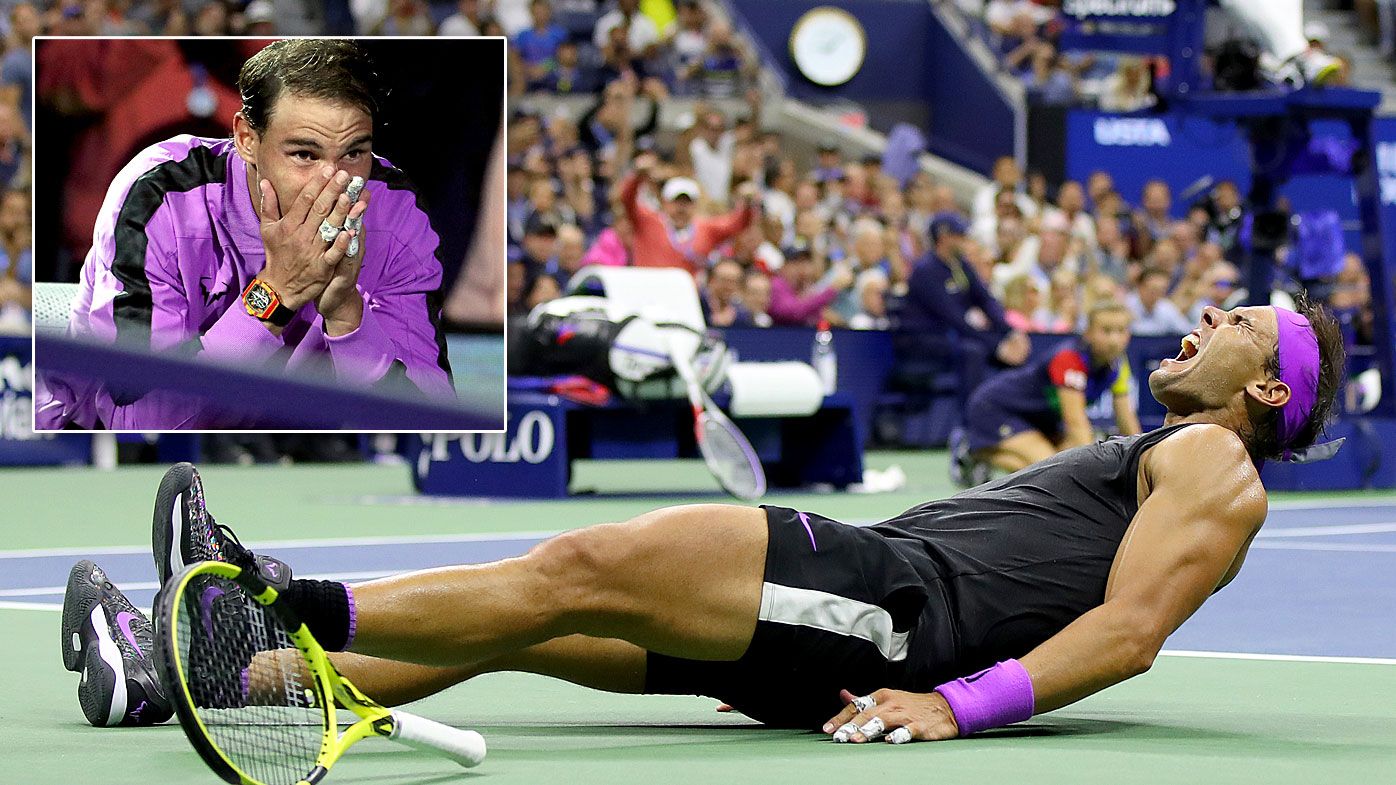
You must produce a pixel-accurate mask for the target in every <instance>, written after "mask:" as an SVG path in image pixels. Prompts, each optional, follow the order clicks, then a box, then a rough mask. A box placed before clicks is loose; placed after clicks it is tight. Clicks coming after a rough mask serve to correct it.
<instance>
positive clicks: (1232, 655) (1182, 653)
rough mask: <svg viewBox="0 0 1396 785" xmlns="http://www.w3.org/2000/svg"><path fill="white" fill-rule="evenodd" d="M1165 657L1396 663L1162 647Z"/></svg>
mask: <svg viewBox="0 0 1396 785" xmlns="http://www.w3.org/2000/svg"><path fill="white" fill-rule="evenodd" d="M1159 654H1160V655H1162V656H1165V657H1196V658H1199V659H1208V660H1257V661H1260V662H1329V663H1341V664H1351V665H1396V659H1391V658H1388V657H1328V656H1321V655H1316V654H1261V653H1258V652H1243V651H1188V650H1185V649H1179V650H1170V649H1164V650H1163V651H1161V652H1159Z"/></svg>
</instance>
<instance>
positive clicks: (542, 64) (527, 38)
mask: <svg viewBox="0 0 1396 785" xmlns="http://www.w3.org/2000/svg"><path fill="white" fill-rule="evenodd" d="M529 14H530V16H531V18H532V24H531V25H530V26H529V27H528V29H526V30H521V31H520V32H519V34H518V35H516V36H514V38H513V40H512V41H511V42H510V43H511V44H512V45H513V49H514V51H515V52H517V53H518V56H519V60H520V61H521V62H522V63H523V68H524V78H525V79H526V80H527V82H528V85H529V88H530V89H536V88H541V87H543V86H544V85H546V84H547V82H548V80H549V78H550V77H552V76H554V75H555V74H556V72H557V49H558V47H559V46H561V45H562V42H563V41H566V40H567V31H565V30H563V29H562V27H561V26H559V25H558V24H556V23H555V22H553V5H552V2H551V0H532V2H531V3H529Z"/></svg>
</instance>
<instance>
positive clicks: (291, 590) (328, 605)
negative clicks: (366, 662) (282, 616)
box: [281, 579, 355, 651]
mask: <svg viewBox="0 0 1396 785" xmlns="http://www.w3.org/2000/svg"><path fill="white" fill-rule="evenodd" d="M281 599H282V600H283V601H284V602H286V603H287V604H289V605H290V606H291V610H293V611H295V612H296V615H297V616H300V617H301V621H303V622H305V626H306V627H307V628H309V630H310V634H311V635H314V636H315V640H317V641H319V642H320V645H321V646H323V647H324V648H325V651H344V650H345V649H347V648H349V644H350V643H353V641H354V626H355V625H354V622H355V618H354V590H353V589H350V588H349V584H347V583H339V582H338V581H311V580H300V579H294V580H292V581H291V585H290V586H288V587H286V591H284V592H282V593H281Z"/></svg>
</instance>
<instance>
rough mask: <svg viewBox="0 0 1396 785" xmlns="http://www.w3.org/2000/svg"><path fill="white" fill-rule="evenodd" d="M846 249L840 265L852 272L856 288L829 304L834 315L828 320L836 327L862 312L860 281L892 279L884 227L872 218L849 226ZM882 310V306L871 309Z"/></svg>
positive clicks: (845, 292)
mask: <svg viewBox="0 0 1396 785" xmlns="http://www.w3.org/2000/svg"><path fill="white" fill-rule="evenodd" d="M848 232H849V251H850V253H849V254H848V256H846V257H844V259H843V260H842V261H840V262H839V265H842V266H844V267H846V268H848V270H849V271H850V272H852V273H853V278H854V283H855V284H857V286H855V287H851V288H849V289H848V290H846V291H844V292H843V293H841V294H840V295H839V296H838V297H837V298H836V299H835V300H834V302H833V303H832V304H831V305H830V308H829V309H830V311H832V315H833V316H835V317H836V318H833V319H830V323H831V324H834V325H838V326H847V325H849V324H850V323H851V322H852V320H853V318H854V317H855V316H857V315H858V314H859V313H862V312H864V311H865V308H864V303H863V299H864V294H863V291H862V284H863V283H864V282H865V281H866V280H868V279H871V278H881V279H882V282H883V284H884V286H883V287H882V289H883V290H885V289H886V286H885V285H886V284H888V283H889V282H890V281H891V275H892V262H891V261H890V260H889V259H888V258H887V250H888V249H887V243H886V230H885V228H884V227H883V226H882V224H880V223H878V222H877V220H876V219H873V218H859V219H858V220H857V221H854V223H853V225H852V226H851V227H849V230H848ZM874 310H877V311H879V312H885V309H881V308H878V309H874Z"/></svg>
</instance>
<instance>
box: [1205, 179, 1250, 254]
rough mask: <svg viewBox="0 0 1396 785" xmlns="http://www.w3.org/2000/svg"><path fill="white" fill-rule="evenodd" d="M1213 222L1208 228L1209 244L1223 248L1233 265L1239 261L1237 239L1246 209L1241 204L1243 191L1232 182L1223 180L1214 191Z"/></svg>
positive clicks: (1212, 201)
mask: <svg viewBox="0 0 1396 785" xmlns="http://www.w3.org/2000/svg"><path fill="white" fill-rule="evenodd" d="M1210 212H1211V215H1212V220H1211V222H1210V223H1209V224H1208V226H1207V240H1208V242H1213V243H1216V244H1217V245H1219V246H1221V249H1222V253H1223V254H1224V255H1225V256H1226V258H1227V259H1229V260H1231V261H1232V262H1233V263H1234V262H1237V261H1239V254H1240V251H1241V249H1240V246H1239V245H1238V243H1237V238H1238V236H1239V235H1240V233H1241V227H1242V225H1243V224H1244V223H1245V221H1244V220H1243V219H1244V218H1245V216H1246V211H1245V208H1244V207H1243V205H1242V202H1241V189H1239V188H1237V187H1236V183H1234V182H1232V181H1231V180H1222V181H1221V182H1219V183H1217V185H1216V187H1214V188H1213V189H1212V199H1211V210H1210Z"/></svg>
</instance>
